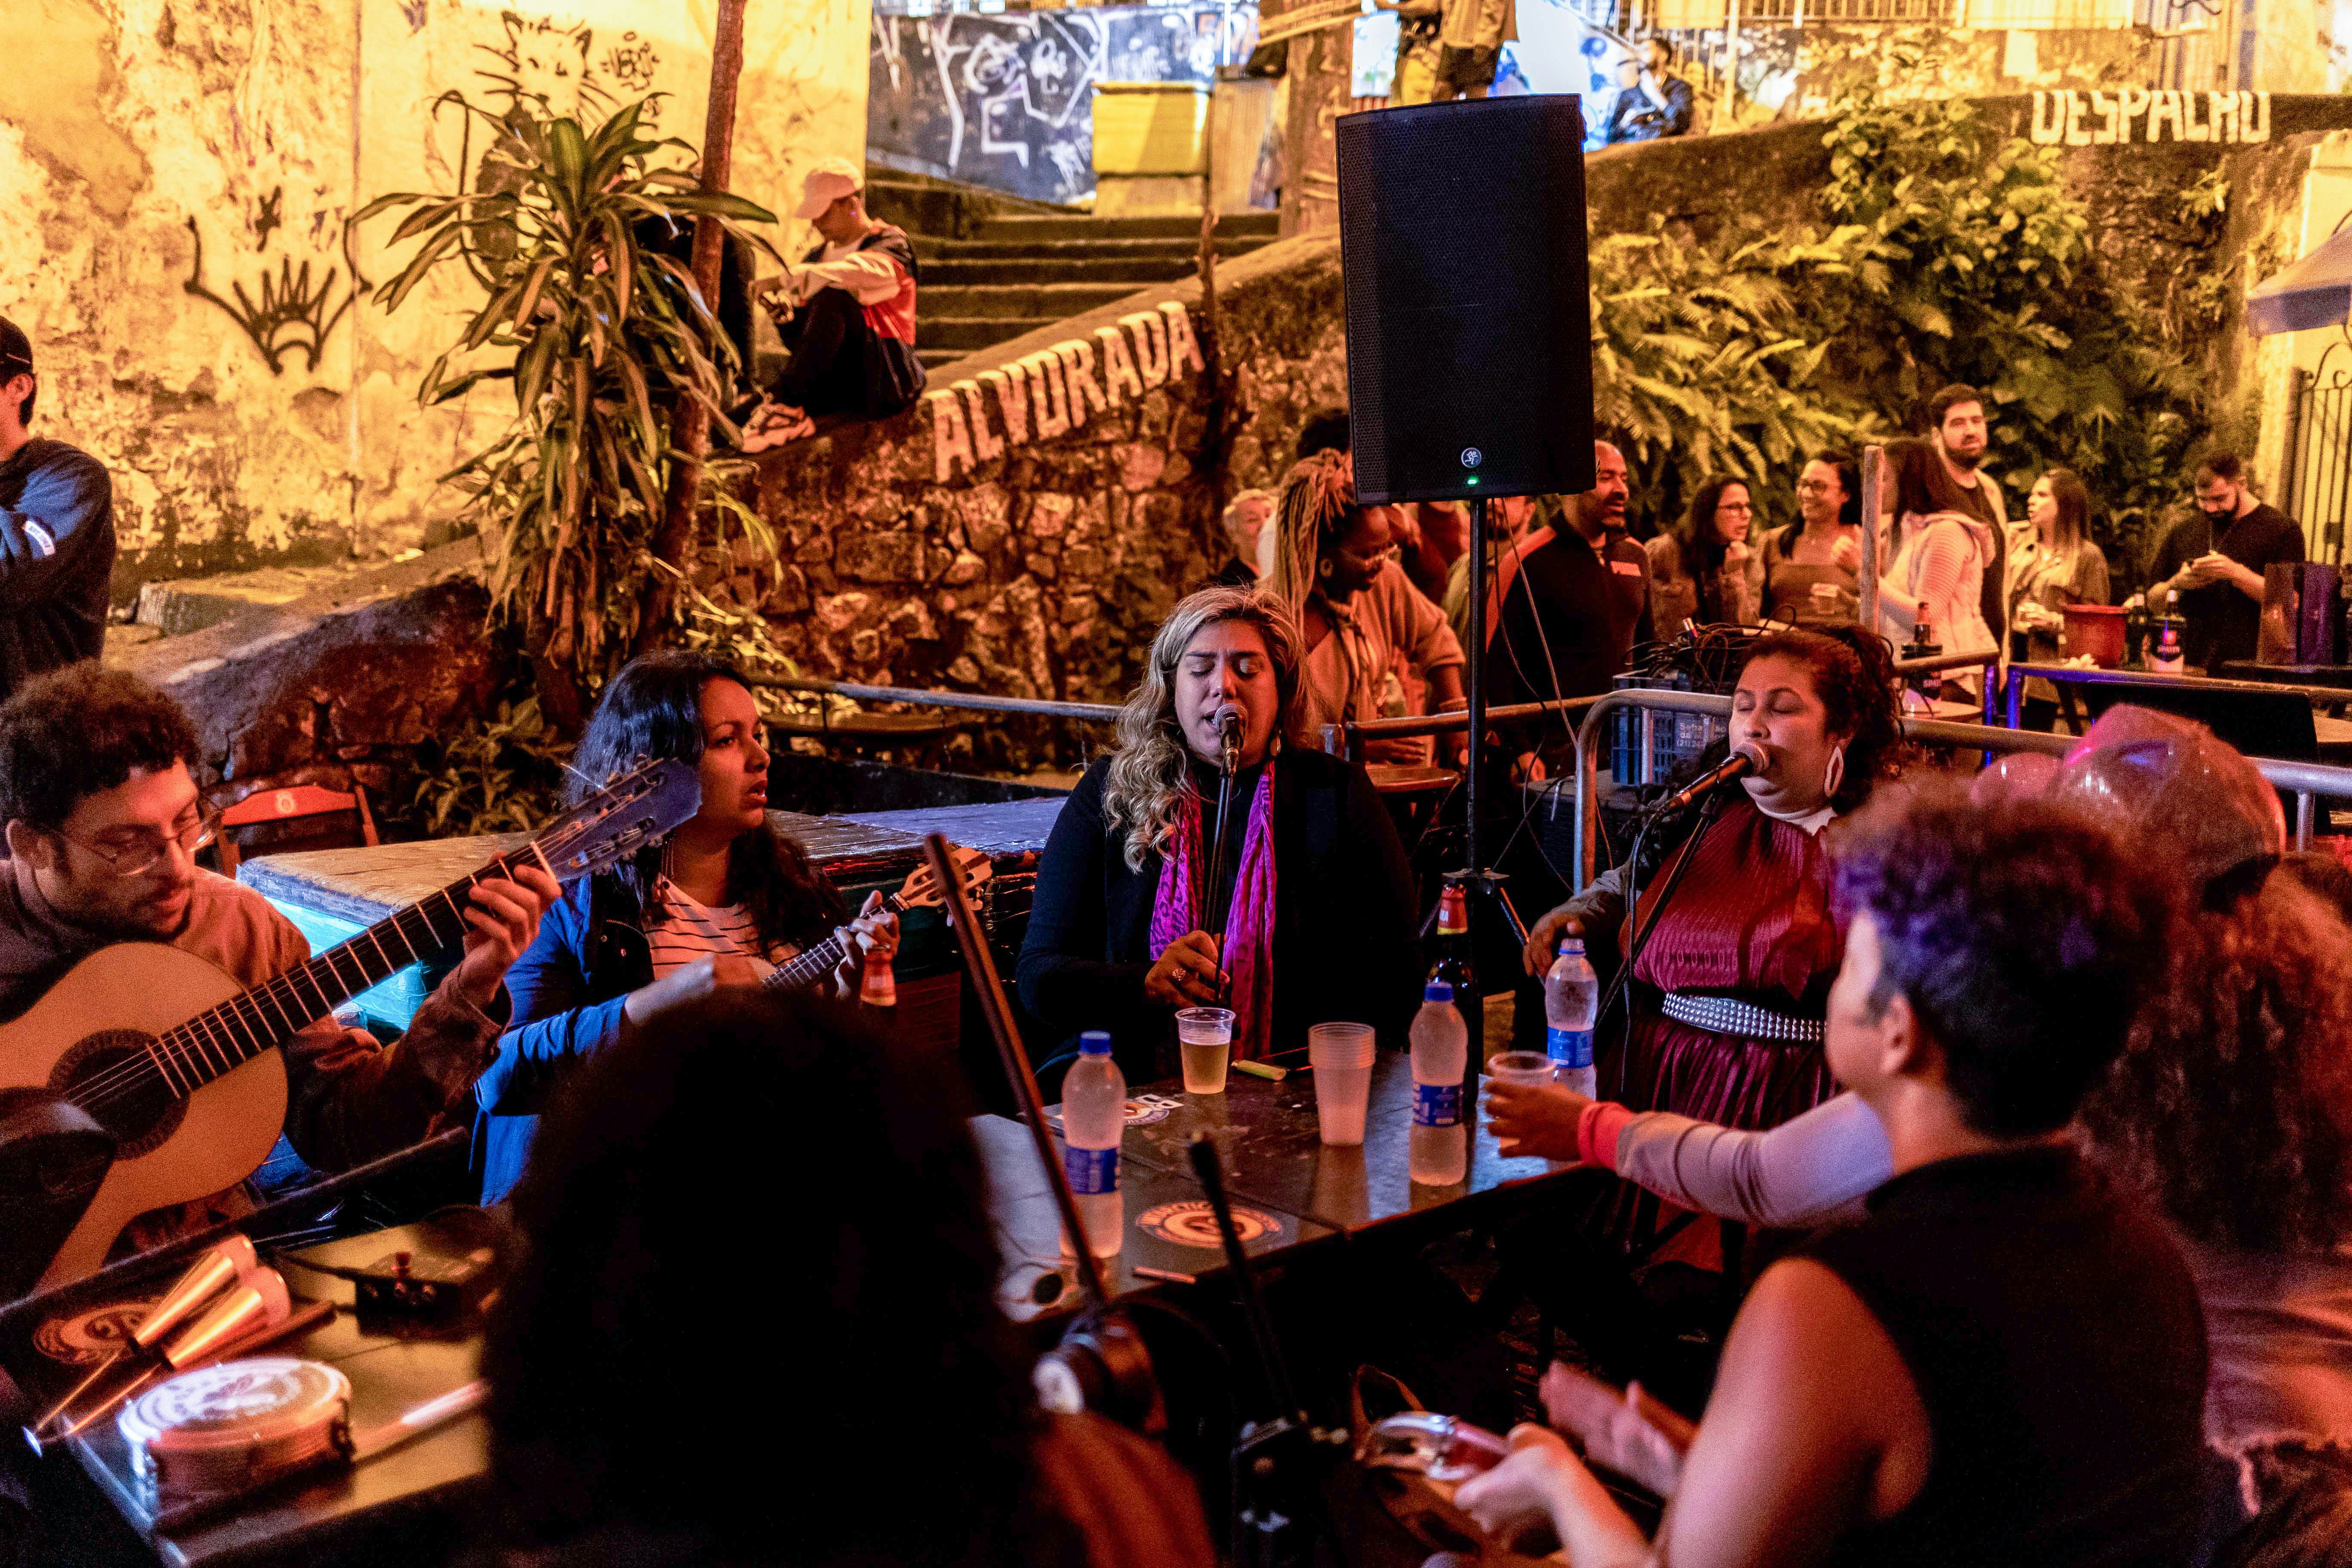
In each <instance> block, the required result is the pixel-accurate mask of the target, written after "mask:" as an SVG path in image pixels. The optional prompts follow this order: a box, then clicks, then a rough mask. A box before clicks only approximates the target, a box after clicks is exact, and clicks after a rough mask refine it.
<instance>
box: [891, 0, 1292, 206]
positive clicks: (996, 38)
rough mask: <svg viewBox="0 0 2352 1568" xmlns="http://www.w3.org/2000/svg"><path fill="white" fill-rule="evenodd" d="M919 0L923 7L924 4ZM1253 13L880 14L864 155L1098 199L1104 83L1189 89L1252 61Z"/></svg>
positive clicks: (1205, 9) (1116, 9) (1112, 9)
mask: <svg viewBox="0 0 2352 1568" xmlns="http://www.w3.org/2000/svg"><path fill="white" fill-rule="evenodd" d="M916 4H918V5H919V4H921V0H916ZM1256 37H1257V7H1256V6H1255V5H1240V4H1221V3H1217V0H1206V3H1200V4H1190V5H1122V6H1108V5H1106V6H1097V7H1090V8H1088V9H1086V10H1077V11H1028V12H999V13H995V14H973V13H971V12H952V13H949V14H946V15H931V14H928V7H926V14H923V15H916V14H914V11H913V7H912V6H908V5H904V3H903V0H902V4H901V8H900V9H899V10H898V12H897V13H896V14H893V13H891V12H889V11H887V10H886V9H885V7H884V6H883V5H877V6H876V7H875V10H874V24H873V45H872V49H871V51H870V58H869V60H868V75H869V88H868V96H867V102H866V155H867V156H868V157H869V158H871V159H872V160H874V161H875V162H877V163H882V164H885V165H887V166H890V167H895V168H901V169H907V170H909V171H912V172H915V173H919V174H938V175H940V176H942V177H944V178H947V179H952V180H962V181H966V182H968V183H970V184H976V185H986V186H988V187H990V188H991V189H993V190H1000V191H1006V192H1009V193H1011V194H1012V195H1020V196H1028V197H1031V198H1033V199H1034V200H1038V201H1048V202H1076V201H1083V200H1085V199H1086V198H1087V197H1089V196H1091V195H1093V194H1094V188H1095V174H1094V88H1095V84H1096V83H1097V82H1102V81H1191V82H1198V83H1201V84H1202V85H1203V86H1206V85H1207V84H1208V83H1209V82H1210V81H1212V80H1213V79H1214V77H1215V74H1216V68H1217V67H1219V66H1220V65H1234V64H1239V63H1240V62H1241V61H1243V60H1245V59H1247V58H1249V53H1250V49H1251V47H1252V46H1253V45H1254V44H1255V40H1256Z"/></svg>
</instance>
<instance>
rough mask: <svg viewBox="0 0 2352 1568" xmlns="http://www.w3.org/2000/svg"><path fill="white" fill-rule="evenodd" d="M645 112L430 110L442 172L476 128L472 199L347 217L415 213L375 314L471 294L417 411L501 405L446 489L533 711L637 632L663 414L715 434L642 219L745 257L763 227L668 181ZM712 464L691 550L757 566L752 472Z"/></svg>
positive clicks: (718, 384)
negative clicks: (503, 421) (482, 144)
mask: <svg viewBox="0 0 2352 1568" xmlns="http://www.w3.org/2000/svg"><path fill="white" fill-rule="evenodd" d="M647 101H649V100H639V101H637V102H634V103H629V104H625V105H623V106H621V107H620V108H618V109H616V110H614V111H613V112H612V113H611V114H610V115H609V116H607V117H606V118H604V120H602V121H598V122H596V123H593V124H589V125H583V123H582V122H581V121H579V120H577V119H574V118H572V117H571V116H568V115H558V114H555V113H553V112H552V111H551V110H550V108H549V106H548V104H547V101H546V100H544V99H541V98H535V97H533V96H531V95H529V94H522V93H511V94H509V95H508V102H507V104H506V107H504V108H503V109H501V110H495V111H494V110H489V109H485V108H483V107H480V106H479V105H477V104H475V103H472V102H470V101H468V100H466V99H465V98H464V97H463V96H461V95H458V94H455V93H452V94H448V95H446V96H445V97H444V98H443V99H442V100H440V103H439V104H438V105H436V112H438V110H440V109H443V108H447V109H454V110H457V112H458V114H459V115H460V116H461V117H462V119H463V122H464V124H465V125H466V127H467V136H466V137H465V139H464V140H465V143H466V150H465V153H464V154H463V155H462V158H461V163H460V167H471V166H472V163H471V157H472V154H471V141H472V136H471V132H472V131H473V130H474V129H476V128H480V129H482V130H485V131H486V132H488V135H489V137H490V146H489V148H488V151H487V152H486V153H484V155H483V158H482V172H481V174H480V176H479V177H478V179H477V181H476V185H477V189H475V190H473V191H471V192H459V193H454V194H451V193H445V194H438V195H428V194H419V193H401V194H397V195H386V196H382V197H379V198H378V199H376V200H375V201H373V202H371V203H370V204H368V205H367V206H365V207H364V208H362V210H361V211H360V212H359V214H358V215H356V216H355V217H354V218H353V220H352V221H353V222H355V223H358V222H364V221H366V220H368V219H370V218H372V217H374V216H377V215H379V214H382V213H384V212H388V211H392V210H394V209H398V208H408V209H411V210H409V211H408V213H407V216H404V218H403V219H402V220H401V223H400V226H399V227H398V228H397V229H395V230H394V233H393V235H392V241H393V242H394V243H401V242H405V241H410V240H415V241H417V242H419V243H418V245H417V248H416V250H415V253H414V254H413V255H412V256H411V257H410V258H409V259H408V262H407V264H406V265H405V266H404V267H403V268H401V269H400V271H399V272H398V274H397V275H395V276H394V277H393V278H392V279H390V280H389V281H387V282H386V283H384V284H383V286H382V287H380V288H379V289H377V290H376V294H375V299H376V300H377V302H378V303H380V304H382V305H383V307H384V308H385V309H386V310H398V309H399V308H400V306H401V305H402V303H403V302H404V301H405V300H407V299H408V298H409V297H410V296H411V295H412V294H413V293H414V292H415V289H416V288H417V286H418V285H419V284H421V283H423V282H424V281H425V279H426V278H427V277H429V276H432V275H433V274H434V273H435V272H436V269H439V268H445V267H447V266H450V265H452V264H454V265H457V266H458V267H461V268H464V270H465V271H466V273H467V276H468V277H470V278H471V279H472V280H473V283H474V284H475V286H476V288H477V289H478V290H479V301H478V304H477V305H476V307H475V309H474V310H473V313H472V315H471V318H470V319H469V320H468V321H467V324H466V327H465V329H464V331H462V332H461V333H460V334H459V335H458V337H457V341H456V342H454V343H452V344H451V345H450V347H449V348H448V349H447V350H446V352H444V353H442V354H441V355H440V356H439V357H438V358H437V359H436V360H435V361H434V362H433V364H432V366H431V368H430V369H428V370H427V371H426V373H425V380H424V383H423V384H422V386H421V387H420V388H419V392H418V395H419V397H420V398H421V400H422V401H423V402H424V403H425V404H427V405H434V404H442V403H446V402H448V401H450V400H451V399H453V398H457V397H460V396H463V395H466V394H467V393H469V392H471V391H473V390H474V389H475V388H477V387H478V386H481V385H483V384H486V383H489V382H494V381H506V382H509V383H510V384H511V386H512V388H513V395H514V416H513V418H512V419H511V421H509V424H508V425H507V426H506V428H505V429H504V431H503V432H501V433H500V434H499V437H498V438H497V439H495V440H494V441H492V442H491V443H490V444H489V445H488V447H484V448H483V449H482V450H480V451H478V452H476V453H475V454H473V455H472V456H471V457H469V458H467V459H466V460H465V461H464V462H462V463H460V464H459V465H458V466H457V468H453V469H451V470H450V471H449V472H448V473H447V474H446V475H444V476H442V478H443V482H445V483H453V484H456V485H457V486H460V487H461V488H463V489H465V490H466V491H467V501H466V504H465V506H464V508H463V510H461V512H460V514H459V521H461V522H471V523H473V524H476V525H477V526H478V527H479V529H480V530H481V531H482V533H483V536H484V538H485V540H486V542H487V545H488V548H487V551H486V553H487V556H488V575H489V588H490V595H491V616H492V618H493V620H494V621H495V622H497V623H499V624H500V625H503V626H510V627H512V628H513V629H515V630H517V631H519V632H520V635H521V637H522V641H523V646H524V647H525V649H526V651H527V653H528V654H529V655H530V658H531V660H532V663H533V666H534V668H535V669H536V670H537V671H538V675H539V679H540V686H541V698H542V700H545V701H547V702H548V703H549V704H550V706H551V708H555V709H558V710H562V711H563V712H567V713H569V714H572V715H575V716H576V715H577V714H578V713H579V712H581V711H582V710H584V706H585V699H586V697H587V695H588V694H589V693H591V692H593V690H594V689H596V688H597V687H598V686H600V685H601V684H602V683H603V681H604V678H605V677H607V676H608V675H610V674H611V672H612V670H613V669H614V668H616V667H617V665H618V664H619V662H620V660H621V659H622V658H624V657H625V655H626V653H627V650H628V649H629V647H630V646H631V644H632V641H633V639H634V638H635V636H636V633H637V630H638V625H637V623H638V616H639V615H640V613H641V605H643V603H644V601H645V598H646V592H645V590H646V584H647V581H648V575H649V574H650V573H651V572H652V571H653V570H654V564H653V557H652V553H651V551H650V545H651V542H652V540H653V537H654V535H655V533H656V530H657V529H658V528H659V525H660V522H661V518H662V510H663V500H664V496H665V494H666V492H667V485H668V482H669V476H670V468H671V465H672V464H673V463H674V462H675V461H676V460H677V452H676V451H675V449H674V447H673V445H672V428H673V424H674V422H675V419H676V417H677V414H678V412H679V411H680V410H681V409H682V408H684V407H686V406H687V405H688V404H689V403H699V404H701V405H705V406H706V407H708V408H709V409H710V410H711V412H712V415H713V416H714V418H717V419H719V421H720V422H721V424H722V426H724V418H725V416H724V413H723V405H725V403H726V402H727V401H728V397H729V389H730V386H731V385H732V384H733V379H734V372H735V370H736V368H737V360H738V356H737V354H736V352H735V350H734V347H733V346H732V344H731V343H730V341H729V339H728V336H727V334H726V333H725V332H724V331H721V330H720V329H719V323H718V321H716V319H715V317H714V316H713V314H712V311H711V309H710V305H709V302H708V301H706V300H704V299H703V298H702V295H701V293H700V291H699V290H698V289H696V287H695V285H694V279H693V277H692V274H691V273H690V272H689V271H688V269H687V268H686V267H685V266H684V265H682V264H681V263H680V262H678V261H677V260H674V259H672V258H670V257H668V256H667V255H664V254H662V253H661V252H660V251H659V250H657V249H656V248H655V247H654V246H653V243H652V242H651V240H649V239H648V237H646V228H647V226H648V222H649V220H651V223H652V226H654V227H656V229H668V228H670V227H671V226H673V225H677V226H683V225H687V224H689V223H690V222H691V221H692V220H693V219H694V218H696V217H698V216H710V217H713V218H716V219H718V220H719V222H720V223H721V224H723V225H724V226H726V228H727V230H728V232H729V233H730V235H731V236H734V237H738V238H741V239H745V240H748V241H750V242H751V243H752V244H753V245H755V246H757V247H761V248H767V247H766V242H765V241H764V240H762V239H760V238H758V237H756V236H754V235H752V234H751V232H750V231H749V230H748V229H746V228H745V227H744V226H745V225H751V224H772V223H774V222H775V215H774V214H772V213H771V212H769V211H767V210H766V209H765V208H763V207H761V206H759V205H756V204H754V203H752V202H750V201H746V200H744V199H743V198H742V197H740V196H736V195H726V194H710V193H705V192H703V191H700V190H699V189H698V188H697V186H696V183H695V181H694V179H693V177H692V176H691V175H689V174H687V173H686V172H684V168H683V166H682V165H683V164H684V163H686V162H688V160H690V159H691V157H692V155H693V149H692V148H691V147H690V146H688V144H687V143H685V142H680V141H678V140H677V139H676V138H669V137H657V136H656V135H654V134H653V133H652V132H650V131H649V130H647V128H646V118H645V111H646V102H647ZM771 254H772V250H771ZM712 467H713V469H714V472H713V473H712V476H711V482H710V483H709V484H707V485H706V486H705V487H704V489H703V495H704V496H705V497H706V498H707V499H706V501H705V505H704V509H703V510H704V513H705V516H706V518H707V519H709V521H711V522H713V523H714V524H715V526H714V527H713V528H711V529H710V530H709V534H710V536H709V538H708V539H707V540H706V541H705V542H706V543H708V544H712V545H725V544H728V543H729V542H730V541H731V540H732V539H733V538H734V537H736V536H737V535H744V536H749V537H751V539H752V540H753V541H754V542H757V543H759V544H760V545H761V546H762V547H764V548H768V549H771V550H772V540H770V539H769V538H768V535H767V532H766V530H765V529H764V528H763V527H762V525H761V522H760V521H759V519H758V517H757V516H756V515H755V514H754V513H753V512H752V511H751V510H750V509H749V508H748V507H746V506H744V505H743V504H742V502H741V501H740V500H738V499H736V492H737V486H736V485H735V484H734V483H731V482H730V481H732V480H736V479H740V470H741V469H742V468H748V465H743V464H740V463H739V464H729V463H725V462H720V463H717V464H714V465H712ZM551 686H552V687H553V688H554V689H551ZM574 721H575V722H576V718H575V720H574Z"/></svg>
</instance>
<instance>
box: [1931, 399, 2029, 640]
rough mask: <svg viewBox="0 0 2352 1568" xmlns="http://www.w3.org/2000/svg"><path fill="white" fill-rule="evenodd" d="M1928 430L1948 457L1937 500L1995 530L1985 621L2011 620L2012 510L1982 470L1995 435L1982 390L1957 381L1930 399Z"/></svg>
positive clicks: (2001, 623) (1988, 568)
mask: <svg viewBox="0 0 2352 1568" xmlns="http://www.w3.org/2000/svg"><path fill="white" fill-rule="evenodd" d="M1927 426H1928V433H1929V435H1930V437H1932V438H1933V440H1934V442H1935V446H1936V454H1937V456H1938V457H1940V458H1943V460H1944V479H1945V481H1946V482H1945V483H1944V484H1943V485H1941V486H1940V487H1938V489H1939V492H1940V493H1939V494H1938V496H1937V500H1940V501H1942V502H1943V504H1944V505H1945V506H1947V507H1948V508H1949V509H1950V510H1954V511H1958V512H1965V513H1967V514H1968V515H1969V516H1970V517H1973V518H1975V519H1977V520H1978V521H1980V522H1982V523H1983V524H1984V525H1985V526H1986V527H1987V528H1990V529H1991V530H1992V561H1991V563H1990V564H1989V565H1987V566H1986V567H1985V574H1984V590H1983V596H1982V598H1981V600H1980V601H1979V606H1978V607H1979V609H1981V610H1982V611H1983V612H1984V618H1985V625H1986V626H2007V625H2009V599H2008V585H2009V515H2008V511H2007V509H2006V508H2004V507H2003V506H2002V504H2001V499H2000V484H1999V482H1998V481H1996V480H1995V479H1993V477H1992V476H1991V475H1990V474H1988V473H1986V472H1985V471H1984V468H1983V464H1984V458H1985V449H1986V447H1987V446H1988V445H1989V444H1990V440H1991V437H1992V430H1991V426H1990V425H1989V424H1988V423H1987V421H1986V419H1985V408H1984V394H1983V393H1981V392H1979V391H1978V390H1977V389H1976V388H1975V387H1973V386H1969V385H1967V384H1963V383H1959V382H1955V383H1953V384H1951V385H1949V386H1947V387H1945V388H1943V389H1942V390H1941V391H1939V392H1937V394H1936V395H1935V396H1933V397H1931V398H1929V399H1928V400H1927Z"/></svg>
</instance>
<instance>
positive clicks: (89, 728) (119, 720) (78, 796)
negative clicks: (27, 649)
mask: <svg viewBox="0 0 2352 1568" xmlns="http://www.w3.org/2000/svg"><path fill="white" fill-rule="evenodd" d="M195 761H196V731H195V726H194V725H193V724H191V723H189V722H188V715H187V714H186V712H185V711H184V710H182V709H181V707H180V705H179V704H178V703H177V702H174V701H173V700H171V699H170V698H169V697H166V696H165V695H163V693H162V692H161V691H158V690H156V689H155V688H153V687H152V686H150V685H148V684H147V683H146V682H145V681H143V680H142V679H139V678H138V677H137V676H135V675H131V674H128V673H126V672H124V671H122V670H119V669H107V668H103V667H101V666H100V664H99V663H98V662H97V661H96V660H95V659H86V660H84V661H83V662H81V663H79V664H71V665H68V666H67V667H66V668H63V669H55V670H51V671H50V672H49V673H48V674H47V675H43V676H37V677H36V678H35V679H31V680H28V681H26V683H25V684H24V686H23V687H22V688H20V689H18V690H17V692H16V695H15V696H14V697H11V698H10V699H8V700H7V702H6V704H5V706H0V823H8V822H22V823H24V824H26V826H32V827H38V828H44V829H55V828H57V827H58V826H61V825H62V824H63V823H64V822H65V819H66V818H67V817H68V816H72V815H73V812H74V807H76V806H77V805H80V804H81V803H82V802H83V801H84V800H87V799H88V798H89V796H91V795H97V794H99V793H100V792H101V791H105V790H110V789H112V788H114V787H115V786H116V785H117V784H121V783H122V782H123V781H124V780H125V779H127V778H129V777H130V776H131V770H132V769H134V768H136V769H138V770H140V771H141V772H143V773H161V772H162V771H163V770H164V769H166V768H168V767H170V766H171V765H172V764H173V763H187V764H188V765H189V766H190V767H191V768H193V767H194V765H195Z"/></svg>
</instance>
